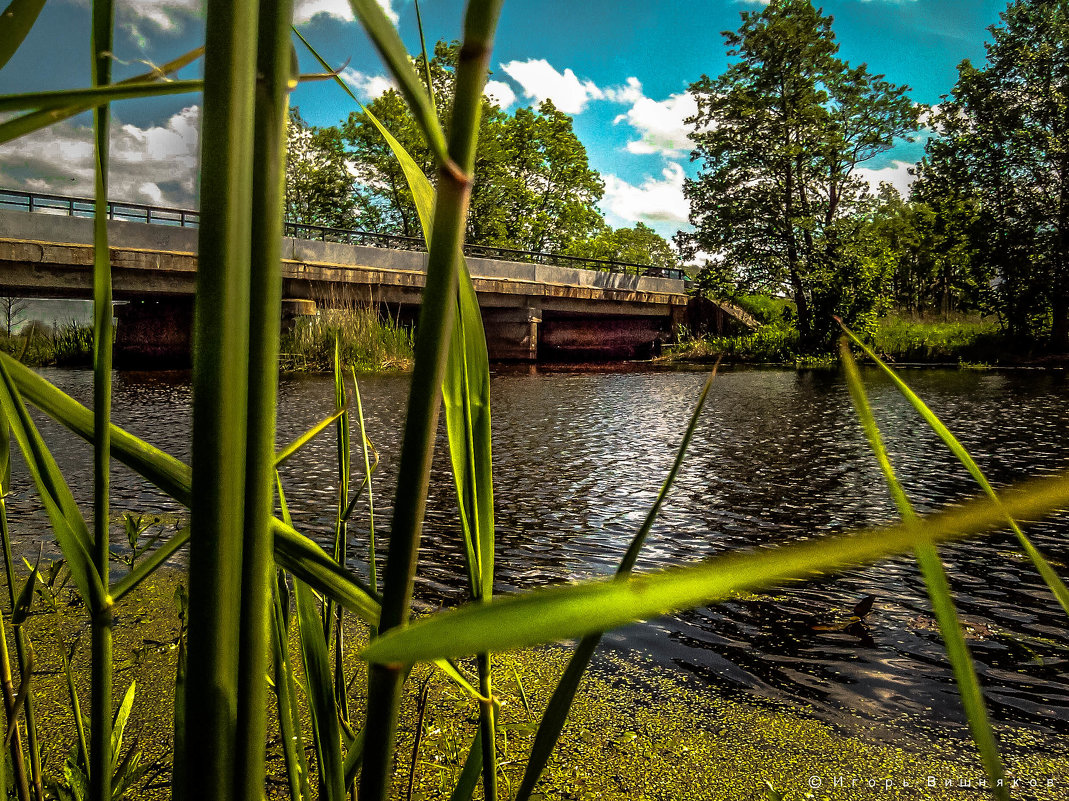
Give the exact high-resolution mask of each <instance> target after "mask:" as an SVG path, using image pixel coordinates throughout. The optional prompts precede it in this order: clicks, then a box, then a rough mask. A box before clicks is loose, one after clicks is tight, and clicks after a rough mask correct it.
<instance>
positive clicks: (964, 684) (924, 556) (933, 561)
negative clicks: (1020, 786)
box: [840, 337, 1009, 800]
mask: <svg viewBox="0 0 1069 801" xmlns="http://www.w3.org/2000/svg"><path fill="white" fill-rule="evenodd" d="M840 352H841V354H842V360H843V367H844V368H845V370H846V383H847V386H848V387H849V389H850V396H851V397H852V398H853V401H854V408H855V409H856V410H857V416H858V419H859V420H860V421H861V427H862V428H863V429H864V431H865V436H866V438H867V439H868V441H869V445H870V447H871V448H872V452H873V454H874V455H875V456H876V461H877V463H878V464H879V465H880V470H881V471H882V472H883V475H884V478H885V480H886V481H887V488H888V490H889V491H890V493H891V498H892V499H893V500H894V502H895V506H897V507H898V511H899V514H900V515H901V516H902V520H903V521H904V522H905V523H906V524H907V525H911V524H916V522H917V513H916V512H915V511H914V509H913V505H912V504H911V503H910V502H909V499H908V498H907V497H906V492H905V490H904V489H903V487H902V485H901V483H900V482H899V481H898V478H897V476H896V475H895V471H894V468H893V467H892V466H891V459H890V457H889V455H888V453H887V449H886V447H884V444H883V438H882V437H881V436H880V429H879V427H878V426H877V425H876V419H875V417H873V414H872V407H871V406H870V405H869V401H868V397H867V396H866V394H865V387H864V384H863V383H862V381H861V375H860V373H858V370H857V363H856V362H855V361H854V357H853V355H852V354H851V353H850V347H849V345H847V342H846V338H845V337H844V338H843V341H842V345H841V348H840ZM915 553H916V556H917V562H918V563H919V564H920V568H921V573H922V574H923V575H924V583H925V584H926V585H927V586H928V596H929V598H931V601H932V610H933V611H934V612H935V617H936V620H937V621H938V622H939V630H940V632H941V633H942V635H943V642H944V644H945V645H946V652H947V657H948V658H949V660H950V664H951V666H952V667H953V669H954V676H955V678H956V679H957V682H958V692H959V693H960V695H961V701H962V705H963V706H964V707H965V714H966V717H967V718H968V719H969V727H970V729H971V730H972V735H973V740H974V741H975V742H976V747H977V749H979V751H980V756H981V758H982V759H983V762H984V768H985V770H986V771H987V775H988V778H989V779H990V781H991V784H992V786H993V787H995V795H996V797H998V798H1005V799H1007V800H1008V799H1009V794H1008V791H1007V790H1006V789H1005V786H1004V785H1005V779H1006V773H1005V769H1004V768H1003V766H1002V759H1001V758H1000V757H999V752H998V743H997V741H996V740H995V732H994V730H993V729H992V728H991V721H990V719H989V717H988V714H987V707H986V705H985V704H984V695H983V691H982V690H981V689H980V680H979V678H977V676H976V668H975V666H974V665H973V660H972V655H971V654H970V653H969V647H968V644H967V643H966V642H965V635H964V633H963V632H962V630H961V621H960V620H959V619H958V612H957V609H956V608H955V607H954V599H953V598H952V597H951V594H950V584H949V582H948V581H947V575H946V571H945V569H944V568H943V562H942V560H941V559H940V558H939V553H938V552H937V551H936V549H935V545H933V544H932V543H931V542H921V543H918V545H917V547H916V549H915ZM866 600H867V601H868V606H867V607H865V608H864V612H863V613H862V614H859V615H858V617H863V616H864V613H867V612H868V610H869V608H871V606H872V596H871V595H870V596H869V597H868V598H867V599H866ZM864 604H865V601H862V602H861V604H858V608H859V609H860V608H862V607H863V606H864ZM855 611H856V610H855Z"/></svg>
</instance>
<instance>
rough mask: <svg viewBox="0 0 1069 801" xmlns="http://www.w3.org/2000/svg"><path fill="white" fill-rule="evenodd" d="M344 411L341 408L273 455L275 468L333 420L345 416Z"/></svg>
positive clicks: (343, 407)
mask: <svg viewBox="0 0 1069 801" xmlns="http://www.w3.org/2000/svg"><path fill="white" fill-rule="evenodd" d="M346 409H347V407H345V406H342V407H341V408H339V409H338V410H337V411H336V412H334V413H333V414H332V415H330V417H328V418H326V419H325V420H321V421H320V422H318V423H316V424H315V425H314V426H312V427H311V428H309V429H308V430H307V431H305V432H304V433H303V434H301V435H300V436H299V437H297V439H295V440H293V442H291V443H290V444H289V445H287V446H286V447H285V448H283V449H282V450H280V451H279V452H278V453H277V454H275V467H276V468H279V467H281V466H282V464H283V462H285V461H286V460H287V459H289V458H290V457H291V456H293V455H294V454H295V453H297V451H299V450H300V449H301V448H303V447H304V446H305V445H307V444H308V443H309V442H311V441H312V440H313V439H315V438H316V437H317V436H319V434H321V433H322V432H323V431H324V430H326V428H327V427H328V426H329V425H330V424H331V423H333V422H334V421H335V420H337V419H338V418H339V417H341V416H342V415H343V414H345V412H346Z"/></svg>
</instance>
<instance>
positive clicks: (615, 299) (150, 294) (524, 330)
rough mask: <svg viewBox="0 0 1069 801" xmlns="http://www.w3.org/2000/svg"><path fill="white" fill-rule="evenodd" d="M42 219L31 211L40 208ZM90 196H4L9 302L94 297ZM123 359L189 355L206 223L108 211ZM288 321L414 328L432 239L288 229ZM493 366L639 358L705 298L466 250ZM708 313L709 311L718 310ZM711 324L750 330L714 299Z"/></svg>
mask: <svg viewBox="0 0 1069 801" xmlns="http://www.w3.org/2000/svg"><path fill="white" fill-rule="evenodd" d="M28 212H30V213H28ZM91 215H92V200H89V199H86V198H70V197H64V196H59V195H44V194H37V193H27V192H15V191H0V296H19V297H67V298H89V297H92V265H93V253H92V250H93V248H92V238H93V232H92V220H91ZM109 216H110V218H111V221H110V222H109V223H108V226H109V227H108V235H109V245H110V249H111V262H112V281H113V286H114V294H115V298H116V300H118V301H125V302H122V303H120V304H118V305H117V306H116V317H117V318H118V326H117V329H116V361H117V363H127V364H131V363H138V362H140V363H146V362H148V363H161V362H169V363H175V362H179V363H180V362H183V361H188V358H189V352H190V337H191V330H192V316H193V294H194V291H195V285H196V270H197V235H198V232H197V226H198V224H199V215H198V214H197V212H195V211H193V210H188V209H169V208H162V207H155V206H146V205H141V204H133V203H118V202H114V203H110V204H109ZM286 234H287V236H286V237H285V238H284V240H283V249H282V252H283V257H282V277H283V298H284V300H283V315H284V317H287V318H290V319H292V318H293V317H294V316H298V315H302V314H315V313H316V311H317V309H318V308H319V307H323V306H328V307H329V306H336V305H345V304H351V305H360V304H364V305H371V306H376V307H379V308H381V309H384V310H385V311H387V312H388V313H389V314H390V315H391V316H393V317H398V318H400V319H402V320H404V321H408V320H414V319H415V316H416V312H417V310H418V306H419V303H420V298H421V296H422V292H423V287H424V283H425V279H426V259H427V254H426V253H425V252H423V251H422V250H421V249H418V248H421V246H422V240H415V239H412V238H407V237H396V236H390V235H383V234H375V233H368V232H362V231H352V230H343V229H334V228H326V227H322V226H307V225H294V224H291V223H287V226H286ZM466 254H467V263H468V269H469V271H470V273H471V275H472V281H473V283H474V285H475V290H476V292H477V294H478V297H479V303H480V307H481V309H482V313H483V322H484V325H485V328H486V336H487V346H488V349H489V352H490V356H491V358H492V359H495V360H517V361H533V360H536V359H579V358H593V359H606V358H627V357H633V356H639V355H645V354H648V353H650V352H652V351H653V350H655V349H656V348H657V347H658V346H659V344H660V343H661V342H664V341H667V340H668V339H670V338H671V336H672V335H673V332H674V331H675V330H676V328H677V326H678V325H679V324H682V323H684V322H685V321H686V319H687V311H688V305H690V306H691V308H692V309H693V306H694V304H693V303H690V300H691V299H690V298H689V296H688V295H687V294H686V292H685V289H684V280H683V275H682V273H681V272H679V271H675V270H665V269H663V268H657V267H650V266H648V265H639V264H629V263H623V262H612V261H605V260H597V259H582V258H576V257H569V256H561V255H557V254H544V253H532V252H527V251H518V250H512V249H507V248H480V247H477V246H474V247H473V246H469V247H467V248H466ZM706 314H708V309H707V310H706ZM709 322H711V324H712V326H713V327H715V328H716V329H719V330H722V329H723V328H724V327H726V326H731V325H732V324H733V323H737V322H741V323H743V324H747V323H748V322H749V321H748V320H746V319H745V315H744V314H743V313H741V312H739V311H738V310H736V309H734V308H732V307H730V306H728V305H726V304H714V308H713V313H712V317H711V320H710V321H709Z"/></svg>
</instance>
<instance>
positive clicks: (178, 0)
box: [115, 0, 204, 31]
mask: <svg viewBox="0 0 1069 801" xmlns="http://www.w3.org/2000/svg"><path fill="white" fill-rule="evenodd" d="M203 5H204V4H203V3H202V2H201V0H127V1H126V2H122V0H120V2H118V3H116V4H115V6H116V8H115V15H116V17H118V18H119V20H121V21H123V22H125V23H126V24H127V25H129V26H133V25H135V24H136V22H132V21H137V20H144V21H146V22H151V23H152V24H153V25H155V26H156V27H157V28H159V29H160V30H161V31H172V30H175V29H176V28H180V27H181V25H182V22H183V20H182V18H183V17H185V18H188V17H192V16H194V15H196V14H198V13H200V10H201V7H202V6H203Z"/></svg>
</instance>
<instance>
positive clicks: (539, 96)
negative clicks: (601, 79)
mask: <svg viewBox="0 0 1069 801" xmlns="http://www.w3.org/2000/svg"><path fill="white" fill-rule="evenodd" d="M501 69H503V70H504V71H505V74H506V75H508V76H509V77H510V78H512V80H514V81H516V83H518V84H519V85H520V88H521V89H523V93H524V95H525V96H527V97H529V98H531V99H532V100H534V101H535V102H536V103H541V102H542V101H543V100H552V101H553V104H554V105H555V106H556V107H557V108H559V109H560V110H561V111H563V112H564V113H565V114H578V113H580V112H581V111H583V109H585V108H586V107H587V104H588V103H589V102H590V101H591V100H601V99H602V98H604V97H605V92H604V91H602V90H601V89H600V88H598V86H597V84H595V83H594V82H593V81H589V80H587V81H582V80H580V79H579V78H578V77H577V76H576V74H575V73H574V72H573V71H572V69H571V67H566V68H565V69H564V72H559V71H558V70H557V69H556V68H555V67H554V66H553V65H552V64H550V63H549V62H548V61H546V60H545V59H544V58H532V59H528V60H527V61H510V62H508V63H507V64H502V65H501Z"/></svg>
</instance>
